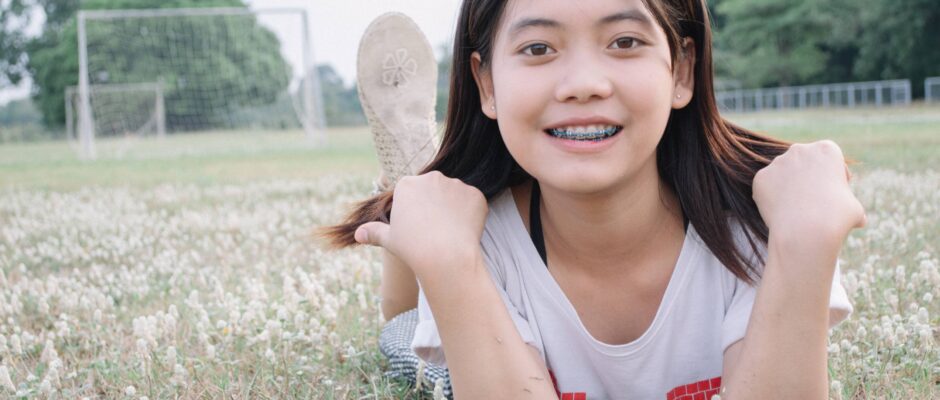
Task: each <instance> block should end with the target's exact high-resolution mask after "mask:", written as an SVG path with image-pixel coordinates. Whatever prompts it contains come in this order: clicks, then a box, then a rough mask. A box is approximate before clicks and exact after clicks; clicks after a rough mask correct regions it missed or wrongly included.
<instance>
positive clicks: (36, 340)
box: [0, 106, 940, 399]
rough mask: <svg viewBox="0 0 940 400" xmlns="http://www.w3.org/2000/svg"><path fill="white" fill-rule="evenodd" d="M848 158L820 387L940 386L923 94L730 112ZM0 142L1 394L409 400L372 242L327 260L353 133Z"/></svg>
mask: <svg viewBox="0 0 940 400" xmlns="http://www.w3.org/2000/svg"><path fill="white" fill-rule="evenodd" d="M729 119H731V120H733V121H735V122H738V123H740V124H741V125H743V126H745V127H749V128H752V129H755V130H758V131H761V132H766V133H769V134H772V135H775V136H778V137H781V138H784V139H788V140H794V141H812V140H817V139H821V138H830V139H833V140H835V141H836V142H837V143H839V144H840V145H841V146H842V148H843V150H844V152H845V154H846V155H847V156H849V157H851V158H854V159H855V160H857V161H858V164H856V165H855V166H854V167H852V168H853V172H854V173H855V175H856V179H855V180H854V183H853V187H854V189H855V192H856V195H857V196H858V197H859V199H860V200H861V201H862V203H863V204H864V205H865V206H866V209H867V211H868V216H869V226H868V228H866V229H865V230H861V231H855V232H853V234H852V235H851V236H850V238H849V240H848V241H847V242H846V246H845V248H844V249H843V252H842V254H841V256H840V258H841V259H842V270H843V285H844V286H845V287H846V289H847V291H848V293H849V296H850V298H851V299H852V301H853V304H854V306H855V313H854V314H853V315H852V316H851V317H850V319H849V320H847V321H845V322H844V323H842V324H841V325H839V326H838V327H837V328H836V329H834V330H833V333H832V336H831V337H830V343H831V345H830V349H829V351H830V363H829V371H830V379H831V381H832V390H831V397H832V398H835V399H850V398H860V399H865V398H879V399H880V398H887V399H931V398H938V397H940V351H938V347H937V340H938V339H940V330H938V322H940V302H938V301H937V299H938V298H940V254H938V251H940V249H938V246H940V168H938V166H940V107H925V106H914V107H911V108H905V109H884V110H874V109H869V110H852V111H845V110H825V111H804V112H787V113H762V114H745V115H730V116H729ZM329 143H330V145H329V146H326V147H314V146H312V145H310V144H309V143H308V142H307V141H306V140H305V139H304V138H303V136H302V135H301V134H300V133H225V132H218V133H204V134H191V135H177V136H172V135H171V136H170V137H168V138H166V139H164V140H156V139H137V140H126V139H120V140H101V141H99V142H98V153H99V159H98V160H97V161H94V162H85V161H80V160H78V158H77V157H76V155H75V152H74V151H73V149H72V148H71V147H70V146H69V144H68V143H65V142H47V143H30V144H12V145H5V146H0V360H2V361H0V398H6V397H14V398H46V397H49V398H64V399H73V398H83V397H87V398H109V399H110V398H121V399H140V398H144V397H146V398H148V399H158V398H204V397H210V398H327V399H331V398H343V399H346V398H352V399H365V398H413V397H415V391H414V390H412V389H409V388H406V387H403V386H402V385H399V384H396V383H394V382H391V381H389V380H388V379H386V378H384V377H383V369H384V364H383V359H382V357H381V355H380V354H379V352H378V349H377V344H376V342H377V337H378V333H379V330H380V329H381V326H382V323H383V321H382V320H381V316H380V313H379V311H378V300H377V297H376V294H377V293H378V290H377V285H378V280H379V272H380V266H381V265H380V259H379V257H378V255H379V254H378V252H377V251H375V249H365V248H360V249H352V250H344V251H340V252H335V253H325V252H323V251H322V250H320V248H319V247H318V245H317V244H316V243H314V242H312V241H311V238H310V232H311V229H312V228H313V227H315V226H321V225H324V224H329V223H335V222H337V221H338V220H339V218H340V216H341V215H342V212H343V211H344V210H345V209H346V208H347V207H348V206H349V204H351V203H352V202H353V201H356V200H359V199H362V198H363V197H364V196H365V195H366V194H367V193H368V192H369V190H370V189H371V179H372V177H373V175H375V173H376V172H377V171H378V163H377V161H376V159H375V155H374V152H373V150H372V147H371V138H370V134H369V132H368V130H367V129H366V128H343V129H333V130H330V131H329Z"/></svg>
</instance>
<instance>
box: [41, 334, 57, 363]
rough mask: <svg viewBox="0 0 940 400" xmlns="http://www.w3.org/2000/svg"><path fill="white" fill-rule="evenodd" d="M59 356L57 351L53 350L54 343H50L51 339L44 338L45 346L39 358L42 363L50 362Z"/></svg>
mask: <svg viewBox="0 0 940 400" xmlns="http://www.w3.org/2000/svg"><path fill="white" fill-rule="evenodd" d="M58 358H59V353H58V352H56V350H55V345H54V344H53V343H52V340H51V339H46V344H45V347H43V349H42V355H41V356H40V358H39V360H40V361H42V362H44V363H50V362H52V361H53V360H57V359H58Z"/></svg>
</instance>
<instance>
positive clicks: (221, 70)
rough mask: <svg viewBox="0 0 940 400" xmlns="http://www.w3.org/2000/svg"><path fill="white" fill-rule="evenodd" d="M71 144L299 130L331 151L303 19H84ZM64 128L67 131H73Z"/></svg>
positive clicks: (214, 14)
mask: <svg viewBox="0 0 940 400" xmlns="http://www.w3.org/2000/svg"><path fill="white" fill-rule="evenodd" d="M78 52H79V54H78V55H79V76H78V78H79V79H78V81H79V84H78V86H77V87H76V88H75V89H73V90H72V93H67V95H66V101H65V103H66V113H67V114H71V117H72V118H68V117H69V116H70V115H67V121H68V122H67V125H69V124H71V126H72V128H71V132H75V133H74V134H73V133H70V135H74V136H77V137H78V142H79V143H80V151H81V154H82V155H83V156H84V157H85V158H95V155H96V151H95V138H96V137H98V138H100V137H109V136H121V135H129V134H137V135H140V134H141V133H145V132H155V133H156V135H157V136H160V135H162V134H164V133H167V134H173V133H183V132H201V131H226V130H232V131H247V130H260V131H273V130H297V131H303V132H304V133H305V134H306V136H307V137H308V138H309V139H310V140H311V141H313V142H314V143H317V144H322V143H323V142H325V134H324V129H325V126H326V121H325V118H324V107H323V101H322V95H321V93H320V85H319V81H318V77H317V74H316V69H315V67H314V60H313V54H312V48H311V44H310V37H309V27H308V19H307V14H306V11H305V10H303V9H270V10H251V9H247V8H185V9H150V10H96V11H80V12H79V13H78ZM67 128H68V126H67Z"/></svg>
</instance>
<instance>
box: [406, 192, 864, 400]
mask: <svg viewBox="0 0 940 400" xmlns="http://www.w3.org/2000/svg"><path fill="white" fill-rule="evenodd" d="M489 206H490V209H489V214H488V215H487V219H486V224H485V227H484V231H483V237H482V240H481V245H482V247H483V255H484V259H485V262H486V265H487V267H488V268H489V271H490V273H491V275H492V278H493V280H494V282H495V283H496V286H497V288H498V290H499V292H500V295H501V296H502V298H503V302H504V303H505V304H506V308H508V310H509V314H510V315H511V316H512V319H513V321H514V322H515V325H516V328H517V329H518V330H519V333H520V335H521V336H522V339H523V340H524V341H525V342H526V343H527V344H529V345H531V346H533V347H535V348H536V349H538V351H539V353H540V354H541V355H542V358H543V360H545V362H546V366H547V367H548V369H549V372H550V373H551V376H552V379H553V381H554V383H555V388H556V391H557V392H559V397H560V398H561V400H585V399H627V398H629V399H668V400H672V399H676V400H679V399H682V400H685V399H689V400H696V399H709V398H711V395H712V394H715V393H717V391H718V388H719V387H720V384H721V372H722V359H723V353H724V350H725V349H726V348H728V346H730V345H731V344H733V343H734V342H736V341H738V340H740V339H742V338H743V337H744V333H745V330H746V328H747V322H748V319H749V318H750V315H751V308H752V307H753V305H754V297H755V294H756V288H755V287H752V286H750V285H748V284H746V283H745V282H744V281H742V280H740V279H738V278H737V277H735V276H734V275H733V274H731V273H730V272H729V271H728V270H727V269H726V268H725V267H724V266H723V265H722V264H721V262H719V261H718V259H717V258H715V256H714V255H713V254H712V253H711V251H709V250H708V248H707V247H706V246H705V244H704V242H702V240H701V238H700V237H699V236H698V234H697V232H696V231H695V228H694V227H693V226H692V225H691V224H689V227H688V230H687V234H686V236H685V241H684V242H683V244H682V250H681V251H680V254H679V259H678V261H677V264H676V266H675V269H674V271H673V273H672V276H671V278H670V280H669V284H668V286H667V288H666V292H665V294H664V295H663V299H662V302H661V304H660V305H659V308H658V310H657V312H656V316H655V318H654V319H653V322H652V324H651V325H650V326H649V328H647V330H646V331H645V332H644V333H643V335H641V336H640V337H639V338H637V339H636V340H634V341H632V342H630V343H626V344H621V345H610V344H606V343H603V342H600V341H598V340H596V339H594V337H593V336H591V334H590V333H589V332H588V331H587V330H586V329H585V327H584V325H583V324H582V323H581V320H580V319H579V317H578V315H577V312H576V311H575V309H574V306H572V304H571V302H570V301H569V300H568V298H567V297H566V296H565V294H564V292H563V291H562V290H561V288H560V287H559V286H558V283H557V282H556V281H555V279H554V278H553V277H552V275H551V273H550V272H549V271H548V269H547V268H546V266H545V264H544V263H543V262H542V259H541V258H540V257H539V254H538V251H536V249H535V246H534V245H533V244H532V240H531V239H530V237H529V234H528V232H527V231H526V228H525V225H524V222H523V220H522V218H521V217H520V215H519V211H518V209H517V208H516V204H515V201H514V200H513V196H512V192H511V191H510V190H509V189H506V190H504V191H503V192H501V193H499V194H498V195H496V197H494V198H493V199H491V201H490V205H489ZM732 226H734V227H735V229H736V230H735V238H736V240H737V241H738V242H737V243H738V246H742V245H743V246H744V247H743V248H744V249H750V247H749V246H748V245H746V239H744V237H743V232H742V230H741V229H742V228H741V225H736V224H733V225H732ZM762 251H765V250H763V249H762ZM745 254H749V255H751V256H752V257H753V253H752V252H750V251H747V252H745ZM764 254H766V253H764ZM829 307H830V309H829V327H830V328H832V327H834V326H835V325H836V324H838V323H839V322H841V321H842V320H844V319H845V318H847V317H848V316H849V314H850V313H851V312H852V305H851V303H849V300H848V296H847V295H846V292H845V289H844V288H843V287H842V284H841V281H840V271H839V266H838V263H837V264H836V269H835V274H834V277H833V281H832V291H831V297H830V305H829ZM418 314H419V321H420V322H419V323H418V326H417V329H416V331H415V336H414V340H413V342H412V348H413V349H414V350H415V352H416V353H417V354H418V356H419V357H421V358H422V359H424V360H425V361H427V362H429V363H432V364H442V365H446V362H445V359H444V351H443V348H442V347H441V338H440V336H439V334H438V330H437V326H436V325H435V322H434V318H433V316H432V315H431V309H430V307H429V306H428V303H427V299H426V298H425V296H424V292H423V291H422V292H421V293H420V296H419V302H418ZM482 367H483V366H481V368H482Z"/></svg>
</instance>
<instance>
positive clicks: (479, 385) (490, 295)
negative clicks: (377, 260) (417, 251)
mask: <svg viewBox="0 0 940 400" xmlns="http://www.w3.org/2000/svg"><path fill="white" fill-rule="evenodd" d="M455 270H456V271H457V272H456V273H454V272H451V273H449V274H447V275H444V274H440V275H437V276H419V279H420V280H421V286H422V288H423V289H424V293H425V296H427V299H428V303H429V304H430V306H431V311H432V312H433V313H434V319H435V321H436V323H437V328H438V331H439V332H440V335H441V341H442V343H443V346H444V353H445V355H446V357H447V366H448V368H449V370H450V374H451V381H452V383H453V386H454V393H455V394H456V396H457V397H459V398H467V399H500V398H512V399H516V398H531V399H555V398H557V397H556V395H555V391H554V388H553V386H552V383H551V379H550V378H549V376H548V374H547V370H546V368H545V366H544V364H543V363H542V362H541V359H540V358H538V357H537V356H533V353H532V351H531V350H530V348H529V346H528V345H527V344H525V342H523V341H522V337H521V336H520V335H519V332H518V331H517V330H516V327H515V325H514V324H513V322H512V318H511V317H510V316H509V312H508V311H507V310H506V306H505V305H504V304H503V302H502V299H501V298H500V297H499V293H498V292H497V289H496V287H495V286H494V284H493V281H492V280H491V279H490V276H489V272H488V271H487V269H486V266H485V265H484V263H483V259H482V255H480V254H478V255H476V256H473V257H469V258H468V259H467V265H466V267H465V268H452V269H450V271H455Z"/></svg>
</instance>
